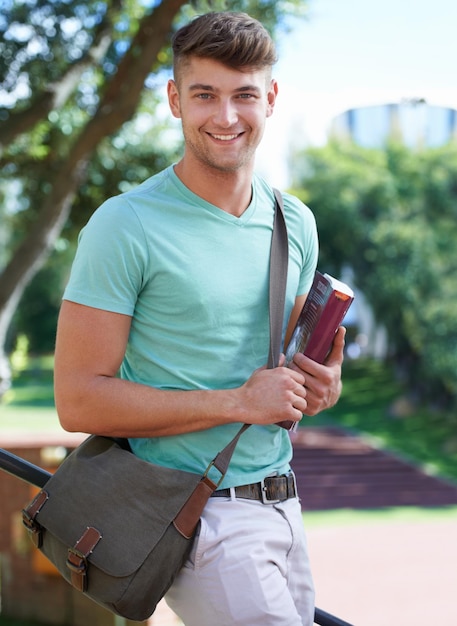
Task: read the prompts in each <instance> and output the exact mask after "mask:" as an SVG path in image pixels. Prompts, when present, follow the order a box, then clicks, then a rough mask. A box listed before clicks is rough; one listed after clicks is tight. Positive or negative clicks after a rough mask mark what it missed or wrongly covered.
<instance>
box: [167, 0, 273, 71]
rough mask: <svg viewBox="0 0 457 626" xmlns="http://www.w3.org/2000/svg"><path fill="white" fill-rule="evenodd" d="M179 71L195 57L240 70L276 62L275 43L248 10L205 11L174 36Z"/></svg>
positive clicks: (262, 66) (175, 60) (175, 59)
mask: <svg viewBox="0 0 457 626" xmlns="http://www.w3.org/2000/svg"><path fill="white" fill-rule="evenodd" d="M172 48H173V55H174V63H173V69H174V74H175V78H177V73H178V72H179V70H180V69H181V68H182V67H183V66H184V65H185V64H186V62H187V61H188V60H189V59H190V58H191V57H192V56H196V57H202V58H211V59H214V60H216V61H220V62H221V63H223V64H224V65H226V66H228V67H231V68H234V69H241V68H243V67H252V68H256V69H263V68H265V67H270V68H271V67H272V66H273V65H274V63H276V60H277V58H276V50H275V45H274V43H273V41H272V39H271V37H270V35H269V33H268V31H267V30H266V29H265V28H264V26H263V25H262V24H261V23H260V22H258V21H257V20H255V19H254V18H252V17H250V16H249V15H247V14H246V13H234V12H230V11H224V12H220V13H216V12H212V13H205V14H204V15H200V16H199V17H197V18H195V19H194V20H192V21H191V22H189V23H188V24H186V25H185V26H183V27H182V28H180V29H179V30H178V31H177V32H176V33H175V35H174V37H173V39H172Z"/></svg>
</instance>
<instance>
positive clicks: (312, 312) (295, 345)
mask: <svg viewBox="0 0 457 626" xmlns="http://www.w3.org/2000/svg"><path fill="white" fill-rule="evenodd" d="M331 294H332V288H331V285H330V283H329V282H328V280H327V279H326V278H325V277H324V276H323V275H322V274H320V273H319V272H316V275H315V278H314V281H313V284H312V286H311V289H310V291H309V294H308V297H307V298H306V300H305V304H304V306H303V309H302V310H301V313H300V315H299V317H298V320H297V323H296V325H295V330H294V332H293V334H292V337H291V339H290V341H289V345H288V346H287V349H286V353H285V356H286V365H288V364H289V363H290V362H291V361H292V359H293V358H294V354H296V353H297V352H304V351H305V348H306V346H307V343H308V340H309V338H310V337H311V336H312V334H313V332H314V329H315V327H316V325H317V324H318V322H319V319H320V316H321V314H322V310H323V309H324V308H325V306H326V303H327V301H328V299H329V297H330V296H331Z"/></svg>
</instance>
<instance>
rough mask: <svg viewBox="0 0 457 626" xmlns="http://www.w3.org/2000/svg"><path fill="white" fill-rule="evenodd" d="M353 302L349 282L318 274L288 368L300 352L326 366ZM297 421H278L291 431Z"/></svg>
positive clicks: (293, 341)
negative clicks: (333, 344) (339, 329)
mask: <svg viewBox="0 0 457 626" xmlns="http://www.w3.org/2000/svg"><path fill="white" fill-rule="evenodd" d="M353 300H354V292H353V290H352V289H351V288H350V287H349V285H347V284H346V283H344V282H342V281H341V280H337V279H336V278H333V276H330V274H321V273H320V272H318V271H316V273H315V275H314V280H313V284H312V286H311V289H310V290H309V293H308V297H307V298H306V300H305V304H304V305H303V309H302V310H301V313H300V315H299V317H298V320H297V323H296V325H295V329H294V331H293V333H292V337H291V339H290V341H289V344H288V346H287V348H286V352H285V356H286V362H285V365H286V366H288V365H289V364H290V363H291V362H292V360H293V358H294V355H295V354H296V353H297V352H302V353H303V354H305V355H306V356H308V357H309V358H310V359H313V361H317V362H318V363H323V362H324V360H325V357H326V356H327V354H328V353H329V351H330V348H331V347H332V343H333V339H334V337H335V334H336V331H337V330H338V328H339V326H340V325H341V322H342V321H343V319H344V317H345V315H346V313H347V312H348V310H349V307H350V306H351V304H352V302H353ZM295 424H298V422H279V425H280V426H282V427H283V428H286V429H288V430H290V429H293V426H294V425H295Z"/></svg>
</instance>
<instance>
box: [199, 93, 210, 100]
mask: <svg viewBox="0 0 457 626" xmlns="http://www.w3.org/2000/svg"><path fill="white" fill-rule="evenodd" d="M197 97H198V98H200V100H209V99H210V98H211V97H212V96H211V94H210V93H199V94H198V96H197Z"/></svg>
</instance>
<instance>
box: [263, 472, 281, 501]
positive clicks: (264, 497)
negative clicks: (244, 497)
mask: <svg viewBox="0 0 457 626" xmlns="http://www.w3.org/2000/svg"><path fill="white" fill-rule="evenodd" d="M277 475H278V474H272V475H271V476H265V478H263V479H262V480H261V481H260V492H261V496H262V503H263V504H278V503H279V502H281V500H279V498H278V499H275V500H269V499H268V498H267V486H266V485H265V481H266V480H267V478H275V477H276V476H277Z"/></svg>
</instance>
